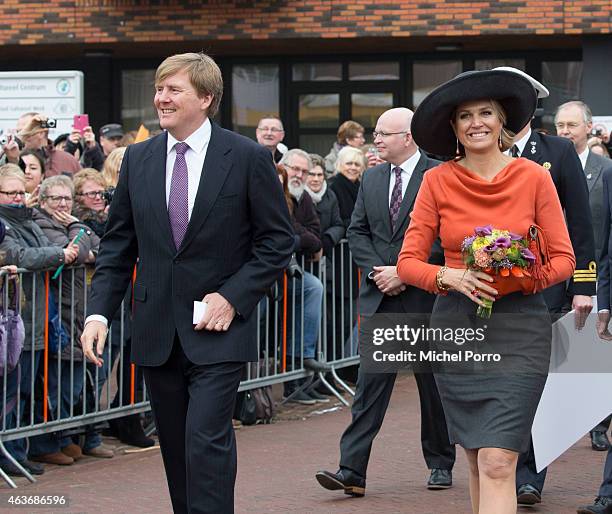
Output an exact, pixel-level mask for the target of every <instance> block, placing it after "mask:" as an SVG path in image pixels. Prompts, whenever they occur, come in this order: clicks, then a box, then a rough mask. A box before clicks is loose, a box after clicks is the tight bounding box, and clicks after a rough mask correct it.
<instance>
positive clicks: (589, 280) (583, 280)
mask: <svg viewBox="0 0 612 514" xmlns="http://www.w3.org/2000/svg"><path fill="white" fill-rule="evenodd" d="M574 282H597V278H596V277H590V278H576V277H574Z"/></svg>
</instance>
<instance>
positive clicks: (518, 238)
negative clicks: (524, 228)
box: [510, 232, 523, 241]
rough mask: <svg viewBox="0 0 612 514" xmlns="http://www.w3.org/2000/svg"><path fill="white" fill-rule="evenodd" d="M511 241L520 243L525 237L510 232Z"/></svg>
mask: <svg viewBox="0 0 612 514" xmlns="http://www.w3.org/2000/svg"><path fill="white" fill-rule="evenodd" d="M510 239H511V240H512V241H520V240H521V239H523V236H520V235H519V234H515V233H514V232H510Z"/></svg>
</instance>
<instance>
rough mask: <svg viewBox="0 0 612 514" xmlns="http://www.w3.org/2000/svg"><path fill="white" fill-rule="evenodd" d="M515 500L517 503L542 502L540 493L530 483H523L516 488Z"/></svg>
mask: <svg viewBox="0 0 612 514" xmlns="http://www.w3.org/2000/svg"><path fill="white" fill-rule="evenodd" d="M516 501H517V503H518V504H519V505H535V504H536V503H542V494H541V493H540V491H538V490H537V489H536V488H535V487H534V486H532V485H531V484H523V485H522V486H520V487H519V488H518V491H517V493H516Z"/></svg>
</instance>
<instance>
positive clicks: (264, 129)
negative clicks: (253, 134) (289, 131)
mask: <svg viewBox="0 0 612 514" xmlns="http://www.w3.org/2000/svg"><path fill="white" fill-rule="evenodd" d="M257 130H261V131H262V132H272V134H276V133H277V132H285V131H284V130H283V129H279V128H276V127H257Z"/></svg>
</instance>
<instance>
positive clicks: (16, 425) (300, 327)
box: [0, 240, 359, 487]
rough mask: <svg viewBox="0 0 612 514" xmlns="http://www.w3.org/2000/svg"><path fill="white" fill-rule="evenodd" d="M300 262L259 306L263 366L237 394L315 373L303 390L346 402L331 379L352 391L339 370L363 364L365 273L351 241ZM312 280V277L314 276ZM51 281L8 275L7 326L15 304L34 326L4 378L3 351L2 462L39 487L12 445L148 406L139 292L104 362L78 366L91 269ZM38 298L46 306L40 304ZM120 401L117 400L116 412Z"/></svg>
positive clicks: (45, 276)
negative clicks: (307, 346)
mask: <svg viewBox="0 0 612 514" xmlns="http://www.w3.org/2000/svg"><path fill="white" fill-rule="evenodd" d="M297 264H298V266H299V268H297V269H295V267H294V269H293V272H287V271H286V272H285V273H284V274H283V277H282V279H281V280H279V281H278V282H277V283H276V284H275V286H274V287H273V288H272V289H271V290H270V292H269V294H267V295H266V296H265V297H264V298H263V299H262V300H261V302H260V303H259V305H258V306H257V319H258V320H259V323H258V325H257V348H258V355H259V362H257V363H251V364H250V365H249V366H247V368H246V375H245V378H244V380H242V382H241V384H240V389H239V390H240V391H244V390H249V389H253V388H257V387H263V386H268V385H272V384H277V383H282V382H286V381H290V380H296V379H302V378H306V377H312V378H311V380H310V381H308V380H307V381H305V382H304V383H303V384H302V385H301V386H300V387H299V388H298V389H299V390H301V389H303V388H304V387H307V386H309V385H310V384H311V383H312V381H313V380H319V381H320V382H321V383H322V384H324V385H325V386H326V387H328V388H329V389H330V391H331V392H333V393H334V394H335V395H336V397H337V398H338V399H339V400H340V401H341V402H343V403H344V404H346V405H348V402H346V400H345V399H344V398H343V396H342V395H341V394H340V393H339V392H338V391H337V390H336V389H335V388H334V387H332V385H331V384H330V382H329V380H328V378H329V377H330V376H333V377H334V380H335V381H336V383H337V384H339V385H340V386H341V387H342V388H343V389H345V390H346V391H347V392H349V393H350V394H354V393H353V391H352V390H351V388H350V387H349V386H348V385H347V384H346V383H345V382H344V381H343V380H341V378H340V377H339V376H338V374H337V370H339V369H341V368H344V367H347V366H350V365H353V364H357V363H358V359H359V357H358V355H357V332H358V331H357V328H356V327H357V325H358V321H359V320H358V316H357V291H358V283H359V272H358V270H357V268H356V267H355V266H354V264H353V263H352V259H351V256H350V252H349V250H348V244H347V242H346V240H344V241H342V242H341V243H340V244H339V245H337V246H336V247H335V248H334V251H333V254H332V255H331V256H330V257H328V258H326V257H322V258H321V259H320V260H319V261H318V262H308V261H306V260H305V259H304V258H302V259H301V262H297ZM307 274H310V275H311V276H309V277H308V279H306V277H307V276H308V275H307ZM52 275H53V271H47V272H30V271H28V270H24V269H20V270H18V278H17V279H15V278H12V277H11V276H10V275H9V274H8V273H7V272H6V271H4V270H0V283H2V284H3V286H2V289H0V291H1V294H0V316H2V318H3V326H5V323H4V321H5V320H6V319H7V314H9V312H8V309H9V308H11V309H12V310H14V311H15V312H16V313H17V314H19V315H21V317H22V319H23V321H24V323H25V324H26V326H30V327H34V329H32V328H29V329H26V336H25V339H26V340H25V343H24V344H25V348H24V351H23V352H22V354H21V358H20V360H19V364H18V365H17V367H16V368H15V369H14V370H12V371H9V372H8V373H6V372H5V371H6V370H5V363H6V361H7V355H8V353H9V352H8V350H7V348H6V346H5V347H4V348H3V350H1V351H0V352H1V353H3V354H0V358H2V360H1V361H0V372H1V373H2V375H1V376H0V384H1V385H2V389H1V391H0V393H1V395H0V401H1V403H0V407H1V409H0V416H1V418H0V458H5V459H7V460H8V461H10V462H12V463H13V464H14V465H16V466H18V467H19V468H20V469H21V470H22V472H23V475H24V476H26V477H27V478H28V480H30V481H31V482H34V481H35V479H34V477H32V476H31V474H30V473H28V472H27V470H25V469H23V467H22V466H21V465H20V464H19V463H18V462H17V461H16V460H15V459H14V458H13V456H12V455H11V453H10V448H7V446H8V447H10V445H11V442H13V441H16V440H18V439H23V438H26V437H27V438H34V437H36V436H41V435H45V434H51V433H55V432H59V433H60V434H64V435H69V434H71V433H75V431H79V430H80V431H83V430H86V429H87V427H90V426H92V425H94V426H95V425H96V424H100V423H101V422H104V421H108V420H110V419H113V418H118V417H122V416H125V415H129V414H136V413H141V412H145V411H148V410H149V409H150V404H149V401H148V399H147V393H146V388H145V387H144V381H143V380H142V378H139V377H138V374H137V373H136V368H135V366H134V365H133V364H130V362H129V352H128V349H129V312H130V308H131V305H129V302H130V299H131V296H130V295H129V294H127V292H126V298H125V299H124V302H123V303H122V306H121V308H120V310H119V312H118V314H117V315H116V316H115V318H114V319H113V321H112V323H111V329H110V330H109V339H108V341H107V344H106V346H105V350H104V356H103V358H104V361H105V366H104V367H103V368H97V367H95V366H93V365H92V364H91V363H90V364H83V361H82V360H79V354H80V355H81V358H82V354H81V352H80V344H79V342H78V336H79V335H80V330H81V328H82V323H83V321H84V319H85V317H86V313H87V292H88V283H89V280H90V275H91V269H88V268H85V267H75V268H67V269H66V270H64V271H63V272H62V273H61V275H60V276H59V277H58V278H57V279H52V278H51V277H52ZM315 277H316V278H315ZM312 278H315V280H318V281H319V283H320V287H321V288H322V302H321V305H320V314H321V321H320V325H319V328H318V331H317V334H316V345H315V358H316V359H317V360H318V361H319V362H321V363H325V371H321V372H318V373H314V374H313V372H312V371H310V370H307V369H305V368H304V330H305V323H304V305H305V302H306V301H307V293H306V291H305V290H306V287H305V280H310V282H309V283H310V284H312V283H313V282H312V280H311V279H312ZM314 283H315V284H316V282H314ZM18 292H21V294H18ZM39 300H42V303H43V307H40V305H39V304H37V301H39ZM52 304H54V305H55V307H56V308H57V316H59V318H60V319H61V320H62V321H63V328H64V330H65V332H66V333H67V337H68V343H67V345H66V347H65V349H64V350H62V348H61V345H56V346H57V348H56V349H52V344H51V343H52V342H53V341H54V334H55V336H56V335H57V334H56V331H54V330H53V323H50V321H52V320H53V314H54V313H53V310H54V309H53V305H52ZM43 313H44V314H43ZM0 330H1V329H0ZM55 339H57V337H55ZM126 346H127V347H126ZM30 348H34V349H35V350H34V351H32V350H31V349H30ZM115 376H116V377H118V379H117V380H115V379H114V377H115ZM62 393H63V394H62ZM113 396H115V402H114V404H113V405H112V406H111V400H112V399H113ZM30 444H32V439H30ZM0 476H2V478H3V479H4V480H5V481H6V482H7V483H8V484H9V485H10V486H11V487H16V485H15V483H14V482H13V480H11V478H10V477H8V476H7V475H6V473H4V472H3V471H2V470H1V468H0Z"/></svg>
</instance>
